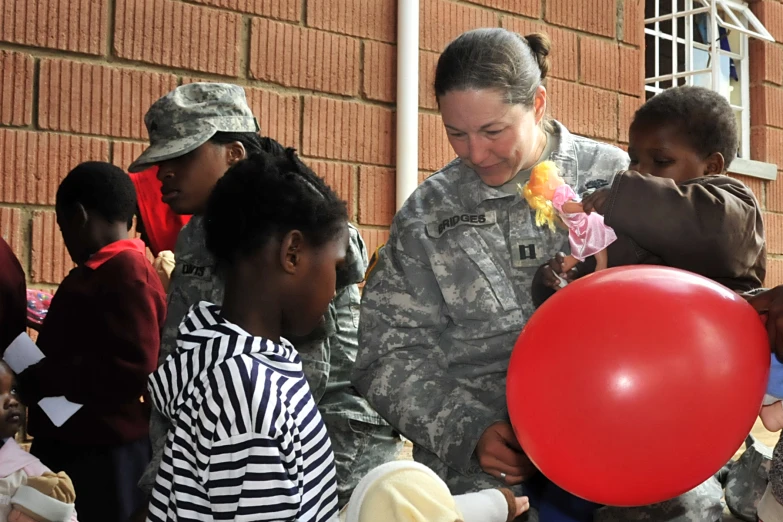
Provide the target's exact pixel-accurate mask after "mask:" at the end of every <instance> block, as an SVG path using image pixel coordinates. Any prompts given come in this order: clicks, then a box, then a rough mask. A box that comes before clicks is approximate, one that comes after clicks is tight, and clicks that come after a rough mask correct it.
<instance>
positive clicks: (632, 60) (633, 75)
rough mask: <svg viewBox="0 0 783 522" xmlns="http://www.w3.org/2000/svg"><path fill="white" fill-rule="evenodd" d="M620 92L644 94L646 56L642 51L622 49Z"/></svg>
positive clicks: (629, 48) (635, 94) (630, 48)
mask: <svg viewBox="0 0 783 522" xmlns="http://www.w3.org/2000/svg"><path fill="white" fill-rule="evenodd" d="M619 89H620V92H624V93H625V94H631V95H633V96H641V95H643V94H644V55H643V54H642V50H641V49H634V48H632V47H622V46H621V47H620V85H619Z"/></svg>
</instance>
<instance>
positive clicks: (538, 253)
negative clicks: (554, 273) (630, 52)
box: [353, 122, 720, 522]
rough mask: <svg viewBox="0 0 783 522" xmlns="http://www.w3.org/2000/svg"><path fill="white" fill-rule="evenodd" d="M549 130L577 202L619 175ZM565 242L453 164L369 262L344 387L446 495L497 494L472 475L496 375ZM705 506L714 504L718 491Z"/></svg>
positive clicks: (420, 191)
mask: <svg viewBox="0 0 783 522" xmlns="http://www.w3.org/2000/svg"><path fill="white" fill-rule="evenodd" d="M555 130H556V135H558V137H559V144H558V146H557V148H556V149H555V150H554V151H553V152H552V153H551V155H550V159H552V160H553V161H555V162H556V163H557V164H558V166H559V167H560V170H561V174H562V175H563V178H564V179H565V180H566V182H567V183H568V184H570V185H571V186H573V187H577V191H578V192H580V191H584V189H585V185H586V183H588V182H590V181H593V180H596V181H597V180H598V179H601V178H602V179H604V180H605V181H607V182H609V181H611V178H612V176H613V175H614V174H615V173H616V172H618V171H619V170H622V169H624V168H626V167H627V165H628V157H627V155H626V154H625V153H624V152H623V151H621V150H620V149H618V148H615V147H612V146H609V145H605V144H600V143H597V142H595V141H592V140H588V139H585V138H581V137H577V136H573V135H571V134H570V133H569V132H568V131H567V130H566V129H565V128H564V127H563V126H562V125H560V124H558V123H557V122H555ZM567 244H568V241H567V233H566V232H565V231H558V232H554V233H553V232H551V231H550V230H549V228H548V227H537V226H536V225H535V221H534V213H533V212H532V211H531V210H530V208H529V207H528V206H527V204H526V203H525V201H524V200H522V199H521V198H520V197H519V196H516V195H514V194H509V193H508V192H506V191H503V190H499V189H496V188H493V187H490V186H487V185H485V184H484V183H482V181H481V180H480V179H479V177H478V176H477V175H476V173H475V172H474V171H472V170H471V169H470V168H469V167H467V166H466V165H465V164H463V163H462V162H461V161H460V160H455V161H453V162H452V163H450V164H449V165H447V166H446V167H445V168H443V169H442V170H441V171H439V172H438V173H436V174H434V175H432V176H431V177H430V178H428V179H427V180H426V181H425V182H424V183H423V184H422V185H420V186H419V187H418V188H417V189H416V191H415V192H414V193H413V194H412V195H411V197H410V198H408V200H407V201H406V202H405V204H404V205H403V207H402V209H401V210H400V211H399V212H398V213H397V215H396V216H395V218H394V221H393V223H392V226H391V231H390V236H389V240H388V242H387V243H386V245H385V246H384V247H383V248H382V249H381V250H380V252H379V253H378V257H377V261H376V263H377V264H375V266H374V267H373V268H372V269H371V272H370V275H369V277H368V280H367V284H366V286H365V289H364V296H363V299H362V310H361V321H360V325H359V345H360V347H361V349H360V351H359V354H358V357H357V360H356V366H355V367H354V374H353V382H354V384H355V385H356V387H357V389H358V390H359V391H360V392H361V393H362V394H363V395H364V396H365V397H367V399H368V401H369V402H370V404H371V405H372V406H373V407H375V409H376V410H377V411H378V412H379V413H380V414H381V415H383V417H384V418H386V419H387V420H389V422H391V424H392V425H393V426H394V427H396V428H397V429H399V430H400V432H401V433H402V434H404V435H405V436H406V437H408V438H410V439H411V440H412V441H413V442H414V444H415V446H414V458H415V459H416V460H417V461H420V462H422V463H423V464H425V465H427V466H429V467H430V468H432V469H433V470H434V471H435V472H436V473H438V474H439V475H440V476H441V477H442V478H443V479H444V480H445V481H446V482H447V483H448V485H449V487H450V488H451V490H452V492H453V493H455V494H460V493H465V492H468V491H476V490H479V489H483V488H492V487H499V486H501V485H502V484H501V483H500V482H498V481H497V480H496V479H495V478H494V477H492V476H490V475H488V474H486V473H484V472H483V471H482V470H481V467H480V466H479V463H478V460H477V459H476V456H475V454H474V450H475V448H476V444H477V443H478V440H479V438H480V437H481V435H482V434H483V432H484V430H486V429H487V428H488V427H489V426H490V425H491V424H492V423H494V422H496V421H508V411H507V408H506V397H505V390H506V388H505V384H506V370H507V367H508V360H509V356H510V354H511V349H512V348H513V346H514V342H515V341H516V338H517V337H518V335H519V332H520V330H521V329H522V326H523V325H524V323H525V321H526V319H527V318H528V317H530V315H531V314H532V313H533V311H534V305H533V302H532V298H531V292H530V287H531V283H532V280H533V276H534V274H535V273H536V271H537V270H538V268H539V267H540V266H541V265H542V264H543V263H545V262H547V261H548V260H549V259H551V258H552V257H553V256H554V254H555V253H556V252H558V251H561V250H563V249H564V248H566V246H567ZM564 319H566V318H564ZM640 451H641V449H640ZM578 465H579V463H578V462H575V463H574V466H578ZM587 472H589V471H587ZM711 498H713V499H715V498H717V502H718V503H719V502H720V494H719V493H718V494H717V497H711ZM647 518H648V519H650V520H666V518H667V516H666V515H664V516H662V517H660V518H659V517H657V516H656V515H654V514H653V515H650V513H649V512H648V513H647ZM634 519H638V518H636V517H635V515H632V516H631V517H630V518H629V519H628V520H634ZM693 520H702V519H701V518H699V517H698V516H697V517H696V518H693ZM703 520H705V521H706V520H710V522H712V520H713V519H712V518H704V519H703Z"/></svg>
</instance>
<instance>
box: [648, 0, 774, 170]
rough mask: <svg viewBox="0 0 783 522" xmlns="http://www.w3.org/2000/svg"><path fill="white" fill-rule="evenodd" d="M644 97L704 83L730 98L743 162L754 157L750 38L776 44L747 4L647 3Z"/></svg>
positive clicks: (730, 0) (721, 0)
mask: <svg viewBox="0 0 783 522" xmlns="http://www.w3.org/2000/svg"><path fill="white" fill-rule="evenodd" d="M644 23H645V28H644V34H645V63H646V66H645V82H644V83H645V86H644V89H645V93H646V95H647V98H648V99H649V98H650V97H652V96H655V95H656V94H657V93H659V92H661V91H663V90H664V89H668V88H669V87H673V86H675V85H700V86H702V87H707V88H709V89H713V90H715V91H717V92H719V93H721V94H722V95H723V96H725V97H726V99H728V100H729V102H730V103H731V106H732V107H733V108H734V113H735V114H736V116H737V123H738V128H739V133H740V136H739V139H740V149H739V151H738V156H739V157H740V158H750V73H749V71H750V68H749V65H748V61H749V59H748V39H749V38H760V39H762V40H767V41H770V42H774V41H775V40H774V38H772V36H771V35H770V34H769V31H767V30H766V29H765V28H764V25H763V24H762V23H761V22H760V21H759V20H758V18H756V16H755V15H754V14H753V13H752V12H751V11H750V8H749V7H748V5H747V4H746V3H745V2H742V1H737V0H646V2H645V20H644Z"/></svg>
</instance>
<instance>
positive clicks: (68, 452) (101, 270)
mask: <svg viewBox="0 0 783 522" xmlns="http://www.w3.org/2000/svg"><path fill="white" fill-rule="evenodd" d="M135 208H136V194H135V191H134V188H133V183H132V182H131V180H130V178H129V177H128V175H127V174H125V172H123V171H122V170H121V169H119V168H117V167H115V166H113V165H110V164H108V163H101V162H88V163H82V164H81V165H79V166H77V167H76V168H75V169H73V170H72V171H71V172H70V173H69V174H68V176H67V177H66V178H65V179H64V180H63V182H62V183H61V184H60V188H59V189H58V191H57V201H56V210H57V223H58V225H59V226H60V230H61V232H62V235H63V240H64V242H65V246H66V248H67V249H68V253H69V254H70V255H71V258H72V259H73V261H74V263H76V265H77V267H76V268H74V269H73V270H72V271H71V272H70V273H69V274H68V276H67V277H66V278H65V279H64V280H63V282H62V284H61V285H60V287H59V289H58V291H57V293H56V295H55V296H54V298H53V299H52V302H51V307H50V308H49V312H48V314H47V316H46V319H45V320H44V322H43V326H42V328H41V332H40V335H39V337H38V346H39V348H40V349H41V351H42V352H43V353H44V355H45V356H46V357H45V358H44V359H43V360H42V361H41V362H39V363H38V364H36V365H35V366H33V367H31V368H29V369H27V370H26V371H24V372H22V374H21V375H20V376H19V380H20V384H21V388H22V390H23V393H24V395H25V399H26V402H27V404H37V403H38V401H39V400H40V399H41V398H44V397H58V396H64V397H65V398H66V399H68V400H69V401H72V402H75V403H78V404H82V405H83V407H82V408H81V409H79V410H78V411H77V412H76V413H75V414H74V415H73V416H72V417H71V418H69V419H68V420H67V421H66V422H65V423H64V424H63V425H62V426H61V427H57V426H55V425H54V424H53V423H52V422H51V420H50V419H49V418H48V417H47V416H46V414H45V413H44V412H43V410H41V409H40V407H38V406H32V407H31V408H30V421H29V428H30V433H31V434H32V435H33V436H34V441H33V446H32V448H31V452H32V453H33V454H34V455H35V456H37V457H38V458H39V459H40V460H41V462H43V463H44V464H45V465H46V466H48V467H50V468H52V469H58V470H62V471H64V472H65V473H67V474H68V475H69V476H70V477H71V479H72V480H73V484H74V487H75V489H76V491H77V492H78V495H77V499H76V509H77V511H78V512H79V518H80V520H82V521H83V522H84V521H86V522H90V521H93V520H94V521H106V520H117V521H124V520H127V518H128V517H129V516H130V515H131V514H132V513H133V511H134V510H135V509H136V508H137V507H138V506H139V504H140V502H142V501H143V499H144V496H143V495H142V494H141V492H140V490H138V489H137V488H136V482H137V481H138V479H139V477H140V476H141V473H142V471H143V470H144V468H145V467H146V465H147V463H148V462H149V459H150V446H149V437H148V426H149V413H150V402H149V399H148V398H147V391H146V384H147V377H148V375H149V374H150V373H151V372H152V371H153V370H154V369H155V368H156V365H157V359H158V351H159V349H160V331H161V326H162V324H163V320H164V319H165V315H166V298H165V293H164V292H163V288H162V286H161V283H160V279H159V278H158V275H157V274H156V273H155V271H154V269H153V268H152V265H151V264H150V263H149V261H148V260H147V258H146V256H145V245H144V243H143V242H142V241H141V240H136V239H128V231H129V230H130V228H131V224H132V219H133V213H134V210H135Z"/></svg>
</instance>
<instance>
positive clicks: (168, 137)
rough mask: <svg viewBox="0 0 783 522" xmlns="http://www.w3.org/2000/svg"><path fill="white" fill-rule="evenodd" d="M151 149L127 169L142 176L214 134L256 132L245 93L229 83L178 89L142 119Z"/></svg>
mask: <svg viewBox="0 0 783 522" xmlns="http://www.w3.org/2000/svg"><path fill="white" fill-rule="evenodd" d="M144 124H145V125H146V126H147V132H148V133H149V135H150V146H149V147H148V148H147V150H145V151H144V152H143V153H142V154H141V156H139V157H138V158H137V159H136V161H134V162H133V163H132V164H131V166H130V167H129V168H128V170H129V171H130V172H141V171H143V170H146V169H148V168H149V167H151V166H152V165H154V164H156V163H160V162H161V161H166V160H169V159H173V158H177V157H179V156H184V155H185V154H187V153H188V152H191V151H193V150H195V149H196V148H198V147H200V146H201V145H203V144H204V143H206V142H207V141H208V140H209V139H210V138H211V137H212V136H214V135H215V133H217V132H258V131H259V130H260V127H259V126H258V122H257V121H256V118H255V116H253V111H251V110H250V107H249V106H248V105H247V98H245V90H244V89H242V87H240V86H238V85H232V84H229V83H191V84H188V85H181V86H179V87H177V88H176V89H174V90H173V91H171V92H170V93H168V94H167V95H165V96H163V97H162V98H160V99H159V100H158V101H156V102H155V103H153V104H152V106H151V107H150V108H149V110H148V111H147V114H146V115H145V116H144Z"/></svg>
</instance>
